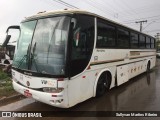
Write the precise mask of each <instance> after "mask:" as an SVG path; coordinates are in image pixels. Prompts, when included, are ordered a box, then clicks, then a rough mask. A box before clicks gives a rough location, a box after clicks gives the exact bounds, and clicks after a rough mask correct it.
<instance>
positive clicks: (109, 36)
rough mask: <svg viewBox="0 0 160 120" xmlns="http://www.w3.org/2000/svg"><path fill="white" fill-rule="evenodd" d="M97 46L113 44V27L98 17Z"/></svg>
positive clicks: (104, 46)
mask: <svg viewBox="0 0 160 120" xmlns="http://www.w3.org/2000/svg"><path fill="white" fill-rule="evenodd" d="M97 36H98V37H97V44H96V47H97V48H107V47H113V46H115V27H114V26H111V25H109V24H107V23H105V22H104V21H103V20H100V19H98V23H97Z"/></svg>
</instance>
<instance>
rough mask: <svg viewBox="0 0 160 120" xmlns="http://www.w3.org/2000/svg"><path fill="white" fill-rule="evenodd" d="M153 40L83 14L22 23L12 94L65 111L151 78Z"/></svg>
mask: <svg viewBox="0 0 160 120" xmlns="http://www.w3.org/2000/svg"><path fill="white" fill-rule="evenodd" d="M155 62H156V49H155V38H154V37H152V36H149V35H147V34H144V33H141V32H138V31H136V30H134V29H131V28H129V27H127V26H124V25H121V24H119V23H116V22H114V21H112V20H109V19H107V18H104V17H102V16H99V15H96V14H94V13H90V12H87V11H83V10H79V9H78V10H61V11H53V12H40V13H38V14H36V15H33V16H31V17H27V18H25V20H23V21H22V22H21V26H20V36H19V39H18V42H17V45H16V48H15V55H14V59H13V64H12V81H13V82H12V83H13V87H14V89H15V90H16V91H17V92H19V93H21V94H23V95H25V96H27V97H31V98H33V99H35V100H37V101H40V102H43V103H46V104H49V105H51V106H55V107H60V108H69V107H72V106H74V105H76V104H78V103H81V102H83V101H85V100H87V99H89V98H92V97H100V96H102V95H105V94H106V93H107V92H108V91H109V90H110V89H111V88H113V87H115V86H119V85H122V84H123V83H125V82H127V81H129V80H130V79H131V78H133V77H135V76H137V75H139V74H141V73H143V72H149V71H150V70H151V69H152V68H153V67H154V66H155Z"/></svg>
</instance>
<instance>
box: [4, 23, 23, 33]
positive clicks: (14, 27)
mask: <svg viewBox="0 0 160 120" xmlns="http://www.w3.org/2000/svg"><path fill="white" fill-rule="evenodd" d="M9 29H18V30H20V26H18V25H15V26H9V27H8V28H7V30H6V33H7V34H8V31H9Z"/></svg>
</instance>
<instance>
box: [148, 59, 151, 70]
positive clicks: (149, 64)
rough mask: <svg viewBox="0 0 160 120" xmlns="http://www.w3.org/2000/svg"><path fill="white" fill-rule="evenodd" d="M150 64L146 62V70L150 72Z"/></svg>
mask: <svg viewBox="0 0 160 120" xmlns="http://www.w3.org/2000/svg"><path fill="white" fill-rule="evenodd" d="M150 66H151V63H150V61H149V62H148V64H147V72H150Z"/></svg>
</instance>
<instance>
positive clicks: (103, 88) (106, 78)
mask: <svg viewBox="0 0 160 120" xmlns="http://www.w3.org/2000/svg"><path fill="white" fill-rule="evenodd" d="M110 83H111V76H110V75H109V74H107V73H103V74H102V75H101V76H100V77H99V80H98V83H97V88H96V97H100V96H102V95H104V94H105V93H106V92H107V91H108V90H109V88H110Z"/></svg>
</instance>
